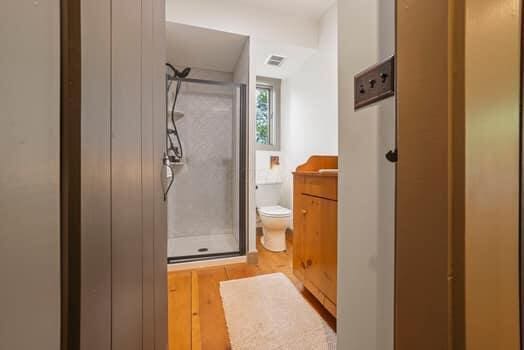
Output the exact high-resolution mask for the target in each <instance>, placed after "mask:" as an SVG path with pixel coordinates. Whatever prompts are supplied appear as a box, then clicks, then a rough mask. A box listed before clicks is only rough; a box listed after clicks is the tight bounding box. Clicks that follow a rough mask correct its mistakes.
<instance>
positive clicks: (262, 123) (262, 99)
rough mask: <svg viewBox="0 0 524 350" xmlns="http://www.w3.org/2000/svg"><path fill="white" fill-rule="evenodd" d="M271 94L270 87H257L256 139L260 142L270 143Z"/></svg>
mask: <svg viewBox="0 0 524 350" xmlns="http://www.w3.org/2000/svg"><path fill="white" fill-rule="evenodd" d="M270 96H271V90H270V89H269V88H263V87H257V115H256V141H257V143H259V144H263V145H269V144H270V134H269V133H270V131H269V123H270V116H269V113H270Z"/></svg>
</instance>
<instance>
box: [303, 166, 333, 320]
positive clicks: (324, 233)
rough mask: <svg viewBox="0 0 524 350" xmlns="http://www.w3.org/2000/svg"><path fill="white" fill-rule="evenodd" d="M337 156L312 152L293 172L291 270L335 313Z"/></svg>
mask: <svg viewBox="0 0 524 350" xmlns="http://www.w3.org/2000/svg"><path fill="white" fill-rule="evenodd" d="M336 168H337V157H331V156H329V157H328V156H313V157H311V158H310V159H309V160H308V162H307V163H306V164H304V165H301V166H299V167H298V168H297V170H296V171H295V172H294V173H293V179H294V182H293V246H294V255H293V271H294V273H295V275H296V276H297V278H298V279H300V280H301V281H302V283H303V284H304V287H305V288H306V289H308V290H309V291H310V292H311V293H312V294H313V295H314V296H315V297H316V298H317V299H318V300H319V301H320V302H321V303H322V304H323V305H324V306H325V307H326V309H327V310H328V311H329V312H330V313H331V314H333V315H334V316H336V301H337V183H338V176H337V173H336V172H319V170H320V169H336Z"/></svg>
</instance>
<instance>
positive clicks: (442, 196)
mask: <svg viewBox="0 0 524 350" xmlns="http://www.w3.org/2000/svg"><path fill="white" fill-rule="evenodd" d="M448 21H449V7H448V2H447V1H433V0H422V1H421V0H405V1H402V3H401V4H400V3H398V4H397V69H398V74H397V79H398V80H397V103H398V104H397V108H398V111H397V116H398V131H397V132H398V152H399V161H398V163H397V199H396V201H397V203H396V208H397V209H396V211H397V213H396V266H395V272H396V275H395V276H396V281H395V309H396V314H395V328H396V329H395V347H396V349H399V350H420V349H425V350H443V349H447V348H448V342H449V339H450V332H449V330H450V326H449V313H448V310H449V301H450V296H449V291H448V277H449V272H450V271H449V270H448V268H449V266H448V264H449V256H448V249H449V247H448V244H449V239H448V235H449V230H450V227H449V226H450V222H451V221H450V213H449V208H450V200H451V196H450V179H449V171H450V156H449V153H450V137H449V134H450V122H449V111H448V108H449V96H448V93H449V91H448V33H449V22H448Z"/></svg>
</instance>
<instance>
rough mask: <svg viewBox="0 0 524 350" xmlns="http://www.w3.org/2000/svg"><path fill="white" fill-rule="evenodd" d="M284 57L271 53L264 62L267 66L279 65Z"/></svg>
mask: <svg viewBox="0 0 524 350" xmlns="http://www.w3.org/2000/svg"><path fill="white" fill-rule="evenodd" d="M285 59H286V58H285V57H284V56H278V55H271V56H269V57H268V58H267V60H266V64H267V65H269V66H275V67H280V66H281V65H282V63H284V60H285Z"/></svg>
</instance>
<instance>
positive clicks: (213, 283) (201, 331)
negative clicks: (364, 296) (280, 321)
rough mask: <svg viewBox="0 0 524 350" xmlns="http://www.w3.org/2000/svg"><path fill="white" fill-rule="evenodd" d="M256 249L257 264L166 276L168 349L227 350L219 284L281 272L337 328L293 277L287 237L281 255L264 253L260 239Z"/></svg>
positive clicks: (227, 338) (334, 322) (323, 309)
mask: <svg viewBox="0 0 524 350" xmlns="http://www.w3.org/2000/svg"><path fill="white" fill-rule="evenodd" d="M257 248H258V264H257V265H248V264H233V265H224V266H219V267H210V268H202V269H195V270H188V271H176V272H170V273H169V275H168V290H169V301H168V304H169V350H200V349H203V350H228V349H230V348H231V346H230V344H229V336H228V333H227V326H226V319H225V315H224V310H223V308H222V300H221V297H220V291H219V284H220V282H221V281H226V280H232V279H239V278H246V277H252V276H257V275H261V274H267V273H274V272H282V273H284V274H285V275H286V276H287V277H288V278H289V279H290V280H291V281H292V282H293V284H294V285H295V286H296V287H297V289H298V290H299V291H300V292H301V294H302V295H303V296H304V298H305V299H306V300H307V301H308V302H309V303H310V304H311V305H312V306H313V307H314V308H315V310H317V312H318V313H319V314H320V316H321V317H322V318H323V319H324V320H326V322H327V323H328V324H329V325H330V326H331V328H333V330H335V329H336V319H335V318H334V317H333V316H331V314H330V313H329V312H327V310H326V309H325V308H324V307H323V306H322V305H321V304H320V303H319V302H318V301H317V300H316V299H315V297H313V296H312V295H311V293H309V292H308V291H307V290H305V289H304V288H303V286H302V284H301V283H300V281H299V280H298V279H297V278H296V277H295V276H294V275H293V268H292V261H293V259H292V257H293V244H292V240H291V239H290V238H289V237H288V240H287V251H286V252H282V253H273V252H270V251H268V250H266V249H265V248H264V247H263V246H262V244H260V239H259V238H258V239H257Z"/></svg>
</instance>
